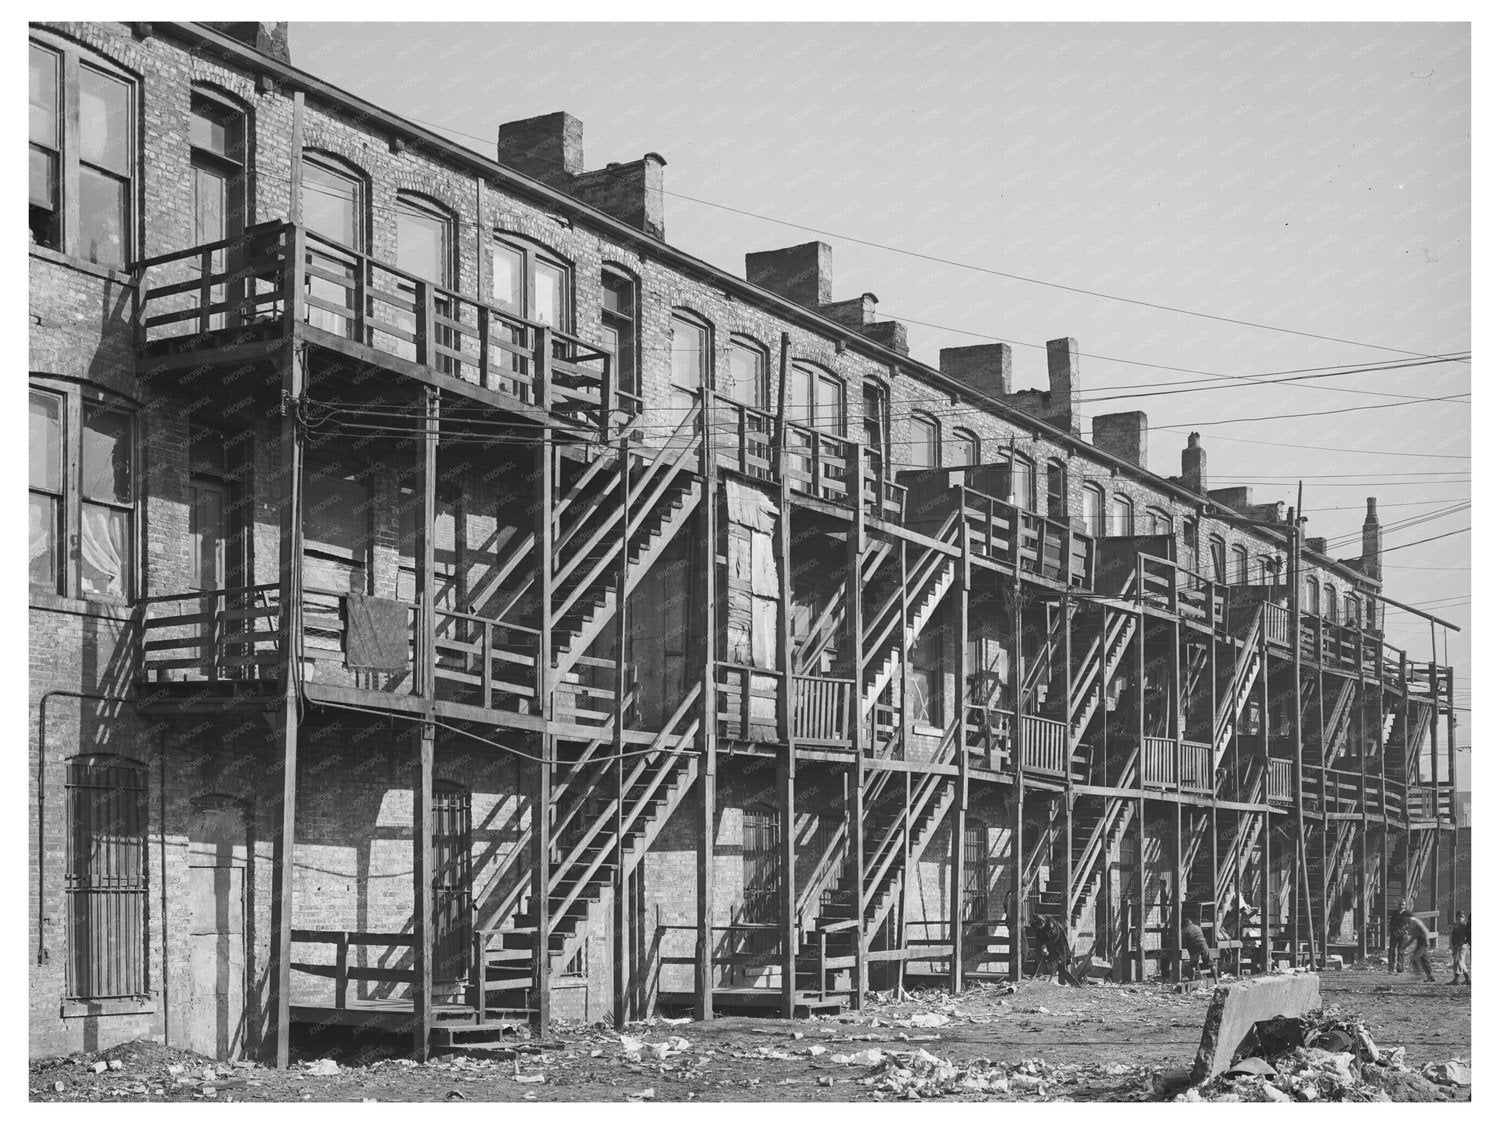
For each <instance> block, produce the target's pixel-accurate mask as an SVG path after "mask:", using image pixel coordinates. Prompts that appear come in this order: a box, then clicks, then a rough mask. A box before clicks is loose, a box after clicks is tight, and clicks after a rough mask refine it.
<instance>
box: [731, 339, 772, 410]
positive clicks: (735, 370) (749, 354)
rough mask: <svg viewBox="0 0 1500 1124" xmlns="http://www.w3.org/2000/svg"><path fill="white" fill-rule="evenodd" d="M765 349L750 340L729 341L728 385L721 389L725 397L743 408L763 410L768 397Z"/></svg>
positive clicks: (767, 365) (767, 367) (767, 366)
mask: <svg viewBox="0 0 1500 1124" xmlns="http://www.w3.org/2000/svg"><path fill="white" fill-rule="evenodd" d="M768 369H769V364H768V363H767V361H766V351H765V348H763V347H761V346H760V345H759V344H757V343H754V342H753V341H751V340H742V339H732V340H730V341H729V374H728V376H727V379H728V385H727V386H725V387H723V391H724V393H725V395H726V396H727V397H729V398H732V399H734V400H735V401H736V402H739V403H741V404H742V405H745V406H751V407H753V408H755V409H757V410H764V409H765V408H766V402H767V399H768V397H769V391H768V388H767V386H766V373H767V371H768Z"/></svg>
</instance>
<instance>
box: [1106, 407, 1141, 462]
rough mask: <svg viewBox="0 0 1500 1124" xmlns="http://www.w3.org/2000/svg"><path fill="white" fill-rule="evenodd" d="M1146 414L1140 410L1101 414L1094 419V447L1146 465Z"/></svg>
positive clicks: (1122, 458)
mask: <svg viewBox="0 0 1500 1124" xmlns="http://www.w3.org/2000/svg"><path fill="white" fill-rule="evenodd" d="M1148 428H1149V427H1148V426H1147V424H1146V415H1145V413H1144V412H1143V411H1141V410H1127V411H1126V412H1124V413H1121V414H1101V415H1099V416H1098V417H1096V418H1095V419H1094V448H1096V449H1103V450H1104V451H1105V452H1106V453H1113V454H1114V455H1115V456H1117V457H1119V458H1120V459H1121V460H1127V461H1129V462H1130V463H1131V464H1133V465H1136V466H1137V467H1139V468H1145V467H1146V432H1147V430H1148Z"/></svg>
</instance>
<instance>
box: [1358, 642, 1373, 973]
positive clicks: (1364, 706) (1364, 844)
mask: <svg viewBox="0 0 1500 1124" xmlns="http://www.w3.org/2000/svg"><path fill="white" fill-rule="evenodd" d="M1359 650H1360V659H1361V663H1363V659H1364V641H1363V638H1361V641H1360V646H1359ZM1365 686H1366V684H1365V679H1364V676H1363V673H1361V676H1360V680H1359V684H1358V686H1357V687H1355V698H1356V699H1357V700H1358V702H1357V703H1356V704H1355V705H1356V706H1357V707H1358V710H1357V711H1356V712H1355V713H1356V714H1357V715H1358V716H1359V735H1358V739H1357V740H1356V741H1355V743H1354V744H1355V746H1356V749H1357V754H1356V756H1357V757H1358V759H1359V901H1358V909H1356V910H1355V913H1354V925H1355V937H1356V939H1357V940H1358V942H1359V958H1360V959H1361V960H1364V959H1365V958H1366V957H1368V956H1369V955H1370V941H1369V929H1370V918H1369V913H1370V796H1369V789H1370V754H1369V745H1368V742H1367V740H1366V739H1367V738H1368V736H1369V731H1368V728H1367V727H1366V724H1365V719H1366V718H1367V717H1368V700H1367V699H1366V698H1365Z"/></svg>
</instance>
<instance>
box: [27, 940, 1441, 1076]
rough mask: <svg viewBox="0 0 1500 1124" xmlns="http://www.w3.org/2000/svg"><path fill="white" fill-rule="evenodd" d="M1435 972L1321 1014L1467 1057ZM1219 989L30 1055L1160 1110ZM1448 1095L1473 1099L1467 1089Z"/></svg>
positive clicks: (1020, 993)
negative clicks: (234, 1055) (433, 1047)
mask: <svg viewBox="0 0 1500 1124" xmlns="http://www.w3.org/2000/svg"><path fill="white" fill-rule="evenodd" d="M1439 972H1440V975H1439V981H1440V982H1439V983H1437V984H1435V985H1430V984H1427V983H1426V982H1425V981H1421V980H1418V979H1417V978H1416V977H1414V976H1411V975H1403V976H1391V975H1388V974H1387V973H1386V972H1385V970H1384V969H1383V968H1381V969H1377V970H1350V971H1344V972H1325V973H1324V974H1323V997H1324V1007H1325V1010H1326V1011H1328V1012H1333V1013H1337V1014H1339V1015H1341V1016H1343V1017H1345V1018H1350V1019H1356V1020H1359V1021H1361V1022H1363V1023H1364V1024H1365V1026H1366V1027H1367V1028H1368V1029H1369V1031H1370V1032H1371V1034H1372V1035H1373V1037H1374V1039H1375V1042H1376V1043H1377V1044H1378V1045H1379V1046H1380V1047H1381V1048H1382V1049H1389V1048H1391V1047H1394V1046H1398V1045H1401V1046H1405V1048H1406V1064H1407V1065H1408V1066H1411V1067H1413V1068H1414V1069H1420V1068H1421V1067H1422V1066H1424V1065H1426V1064H1428V1063H1430V1062H1443V1061H1447V1060H1450V1059H1461V1060H1463V1061H1465V1062H1467V1061H1468V1059H1469V1056H1470V991H1469V988H1467V987H1463V986H1459V987H1449V986H1445V985H1444V984H1443V983H1442V982H1441V980H1442V979H1443V978H1445V977H1444V975H1442V974H1441V968H1439ZM1209 994H1210V992H1209V990H1208V989H1207V988H1203V989H1202V990H1195V991H1191V992H1189V993H1187V994H1182V993H1179V992H1178V991H1177V990H1175V989H1174V988H1173V987H1172V985H1156V984H1147V985H1127V986H1114V985H1103V986H1090V987H1087V988H1083V989H1073V988H1067V987H1060V986H1057V985H1056V984H1053V983H1050V982H1042V981H1027V982H1024V983H1022V984H1021V985H1020V986H1019V988H1018V989H1017V990H1015V991H1014V992H1013V993H1011V992H1009V989H1008V987H1006V986H1002V985H978V986H976V987H974V988H971V989H970V990H968V991H966V992H965V993H964V994H963V995H962V996H960V997H958V998H957V999H956V1000H955V999H953V998H952V997H950V996H947V995H946V994H943V993H941V992H937V991H932V992H917V993H914V994H912V995H910V996H909V997H908V998H906V999H905V1000H903V1001H901V1002H891V1001H884V1002H874V1003H867V1004H866V1008H865V1010H864V1011H862V1012H859V1013H849V1014H845V1015H841V1016H831V1017H819V1018H812V1019H797V1020H791V1021H787V1020H781V1019H767V1018H748V1017H728V1018H720V1019H716V1020H714V1021H713V1022H710V1023H699V1022H689V1021H681V1022H679V1021H676V1020H663V1019H656V1020H653V1021H651V1022H649V1023H637V1024H633V1025H632V1026H630V1027H627V1028H626V1030H625V1036H624V1037H625V1040H622V1036H621V1035H620V1034H617V1033H615V1032H614V1031H612V1030H610V1029H607V1028H604V1027H599V1026H594V1027H564V1028H561V1029H560V1030H559V1031H557V1032H556V1033H555V1034H554V1035H551V1036H550V1037H549V1038H548V1039H546V1040H545V1041H540V1042H537V1041H531V1040H529V1039H525V1038H518V1039H516V1040H515V1041H514V1044H513V1045H507V1046H506V1047H505V1048H501V1049H490V1050H485V1051H479V1050H474V1051H468V1052H463V1053H448V1054H444V1055H440V1056H439V1057H438V1058H437V1059H435V1060H434V1061H432V1062H430V1063H428V1064H426V1065H422V1066H418V1065H415V1064H414V1063H412V1062H411V1061H409V1060H406V1059H403V1058H401V1057H400V1053H401V1051H402V1050H403V1049H404V1045H405V1044H404V1043H403V1042H402V1041H401V1040H399V1039H395V1038H380V1039H375V1038H371V1037H369V1036H363V1037H360V1038H357V1039H355V1038H350V1039H348V1040H346V1041H344V1042H343V1043H342V1044H341V1045H340V1046H339V1047H338V1048H336V1049H334V1050H332V1051H329V1052H328V1057H330V1058H332V1059H333V1060H335V1061H337V1063H338V1071H337V1072H336V1073H333V1074H330V1075H320V1074H318V1073H315V1072H313V1071H312V1069H311V1066H312V1063H313V1061H314V1059H313V1058H312V1057H311V1055H309V1054H307V1053H305V1052H302V1053H301V1054H300V1056H299V1057H298V1058H297V1060H296V1061H295V1064H294V1065H293V1066H292V1067H291V1068H289V1069H287V1070H285V1071H277V1070H274V1069H266V1068H262V1067H259V1066H255V1065H253V1064H251V1063H237V1064H234V1065H230V1064H225V1063H214V1062H210V1061H208V1060H207V1059H204V1058H201V1057H197V1056H195V1055H192V1054H188V1053H185V1052H183V1051H180V1050H169V1049H166V1048H165V1047H162V1046H158V1045H154V1044H151V1043H146V1042H136V1043H130V1044H127V1045H124V1046H119V1047H115V1048H114V1049H111V1050H107V1051H104V1052H101V1053H99V1054H89V1055H73V1056H71V1057H67V1058H55V1059H47V1060H44V1061H38V1062H34V1063H33V1064H32V1065H31V1072H30V1091H31V1098H32V1099H33V1100H37V1101H115V1100H120V1101H198V1102H202V1101H205V1100H217V1101H355V1102H357V1101H457V1100H468V1101H627V1100H655V1101H685V1100H704V1101H870V1100H881V1099H893V1098H895V1097H900V1096H907V1095H911V1094H910V1093H909V1092H902V1091H901V1090H900V1088H899V1086H893V1084H892V1083H891V1082H890V1081H889V1080H888V1079H887V1078H885V1077H882V1076H881V1074H882V1067H883V1068H884V1070H885V1072H887V1073H888V1072H889V1070H890V1069H891V1068H892V1067H891V1064H890V1060H889V1055H892V1054H897V1055H910V1054H913V1053H915V1052H916V1051H919V1050H925V1051H926V1052H927V1053H928V1054H929V1055H933V1058H932V1061H937V1060H938V1059H941V1060H943V1061H951V1062H953V1063H955V1064H956V1065H957V1066H958V1067H959V1068H960V1069H963V1068H964V1067H965V1066H966V1064H967V1063H971V1062H974V1061H975V1060H976V1059H987V1060H988V1061H989V1062H992V1063H1000V1066H1002V1067H1006V1068H1005V1070H1004V1071H1003V1072H1006V1073H1008V1077H1007V1082H1006V1083H1007V1084H1008V1088H1007V1089H1006V1091H1005V1092H1003V1093H999V1092H995V1091H993V1089H991V1090H986V1091H977V1090H974V1091H955V1092H952V1093H950V1094H949V1096H950V1099H960V1100H995V1099H999V1100H1104V1101H1123V1100H1132V1101H1136V1100H1151V1099H1160V1093H1159V1092H1153V1086H1152V1082H1153V1075H1154V1074H1157V1073H1160V1072H1161V1071H1162V1070H1163V1069H1166V1068H1168V1067H1174V1066H1183V1065H1188V1064H1191V1062H1192V1059H1193V1055H1194V1052H1195V1050H1196V1048H1197V1045H1198V1038H1199V1033H1200V1030H1201V1027H1202V1022H1203V1016H1204V1012H1205V1010H1206V1008H1207V1005H1208V1000H1209ZM636 1043H641V1044H642V1045H641V1046H640V1047H639V1048H636V1049H634V1050H633V1049H632V1047H634V1046H635V1044H636ZM869 1051H878V1052H879V1055H880V1057H878V1058H877V1056H876V1055H875V1054H872V1053H869ZM660 1055H665V1056H660ZM111 1060H113V1061H116V1062H118V1063H120V1064H119V1066H118V1068H111V1067H110V1065H109V1063H110V1062H111ZM101 1061H102V1062H104V1063H105V1065H104V1069H103V1072H98V1073H96V1072H95V1068H96V1066H97V1064H98V1063H99V1062H101ZM922 1061H924V1062H925V1061H927V1059H922ZM1028 1062H1030V1063H1031V1064H1025V1063H1028ZM322 1065H323V1068H324V1069H327V1068H328V1061H327V1060H325V1061H324V1062H323V1063H322ZM988 1071H989V1072H991V1073H1000V1072H1002V1070H1001V1069H1000V1068H992V1069H989V1070H988ZM1450 1092H1453V1093H1456V1094H1457V1099H1468V1089H1467V1088H1464V1089H1461V1090H1450Z"/></svg>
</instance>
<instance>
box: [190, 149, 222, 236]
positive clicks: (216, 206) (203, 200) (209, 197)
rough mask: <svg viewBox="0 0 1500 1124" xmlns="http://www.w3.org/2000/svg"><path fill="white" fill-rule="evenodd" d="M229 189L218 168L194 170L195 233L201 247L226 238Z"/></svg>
mask: <svg viewBox="0 0 1500 1124" xmlns="http://www.w3.org/2000/svg"><path fill="white" fill-rule="evenodd" d="M227 187H228V184H226V183H225V181H224V174H223V173H222V172H220V171H219V170H218V169H217V168H201V167H199V168H194V169H193V197H194V207H193V223H194V229H193V233H194V234H195V235H196V236H197V241H198V243H199V244H200V245H201V244H203V243H205V242H217V241H219V240H220V239H221V238H224V237H226V234H227V230H228V228H227V227H226V225H225V215H226V212H227V206H226V199H227V195H228V192H227Z"/></svg>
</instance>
